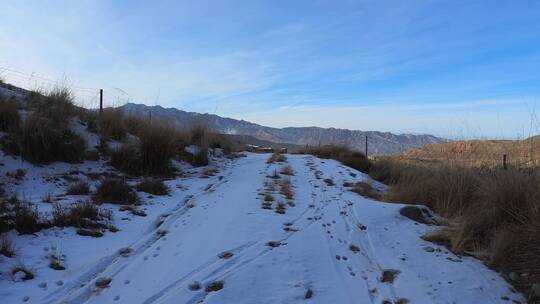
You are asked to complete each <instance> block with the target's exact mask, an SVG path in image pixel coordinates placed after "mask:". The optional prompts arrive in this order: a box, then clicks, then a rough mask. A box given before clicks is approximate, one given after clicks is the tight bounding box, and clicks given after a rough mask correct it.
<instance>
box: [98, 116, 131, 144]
mask: <svg viewBox="0 0 540 304" xmlns="http://www.w3.org/2000/svg"><path fill="white" fill-rule="evenodd" d="M98 121H99V134H100V135H101V138H103V139H104V140H108V139H114V140H118V141H120V140H122V139H124V137H125V136H126V128H125V126H124V115H123V112H122V110H121V109H104V110H103V112H102V113H101V115H100V116H99V119H98Z"/></svg>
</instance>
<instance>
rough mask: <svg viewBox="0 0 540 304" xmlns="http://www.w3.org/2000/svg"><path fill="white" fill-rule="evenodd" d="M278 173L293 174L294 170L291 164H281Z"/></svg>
mask: <svg viewBox="0 0 540 304" xmlns="http://www.w3.org/2000/svg"><path fill="white" fill-rule="evenodd" d="M279 173H281V174H283V175H294V171H293V169H292V167H291V166H283V167H282V168H281V170H280V171H279Z"/></svg>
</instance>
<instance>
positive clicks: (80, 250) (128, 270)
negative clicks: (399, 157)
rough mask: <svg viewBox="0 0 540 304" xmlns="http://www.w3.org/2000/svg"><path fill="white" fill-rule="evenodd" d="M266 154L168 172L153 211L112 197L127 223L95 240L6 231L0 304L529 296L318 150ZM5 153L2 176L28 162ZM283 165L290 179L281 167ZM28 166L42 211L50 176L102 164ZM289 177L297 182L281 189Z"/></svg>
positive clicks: (25, 189) (152, 199)
mask: <svg viewBox="0 0 540 304" xmlns="http://www.w3.org/2000/svg"><path fill="white" fill-rule="evenodd" d="M268 157H269V155H268V154H248V155H247V157H244V158H239V159H236V160H234V161H230V160H225V159H223V161H222V162H221V167H219V168H218V170H219V172H218V173H217V174H216V175H214V176H210V177H206V178H202V177H201V172H200V171H197V170H195V169H188V170H187V172H188V174H186V175H185V176H184V177H181V178H177V179H172V180H168V181H166V184H167V185H168V186H169V187H170V189H171V194H170V195H168V196H148V195H146V194H142V193H139V194H140V196H141V202H142V206H140V207H139V208H140V209H143V210H144V211H145V212H146V214H147V216H146V217H138V216H134V215H131V214H129V213H128V212H125V211H119V208H118V206H115V205H107V204H105V205H104V206H103V207H105V208H108V209H110V210H112V214H113V224H114V225H115V226H116V227H117V228H119V231H118V232H116V233H106V234H105V235H104V236H103V237H101V238H92V237H83V236H79V235H77V234H76V233H75V230H74V229H73V228H64V229H61V228H50V229H47V230H43V231H41V232H39V233H36V234H35V235H25V236H17V235H16V234H15V233H14V232H11V233H10V234H9V237H10V239H11V240H12V241H13V242H14V243H15V245H16V248H17V253H18V255H17V257H14V258H4V257H2V261H1V262H0V270H1V271H2V273H4V274H5V275H4V276H3V277H2V279H1V280H0V299H1V301H0V302H1V303H20V302H23V301H25V302H27V303H220V304H224V303H235V304H236V303H296V302H302V303H304V302H308V303H407V301H408V302H410V303H505V302H508V301H512V300H514V301H520V302H523V300H522V298H521V296H520V295H519V294H516V293H513V292H511V290H510V287H509V285H508V284H507V283H506V282H505V281H504V280H503V279H502V278H501V277H499V276H498V274H496V273H494V272H493V271H491V270H489V269H487V268H486V267H485V266H484V265H483V264H482V263H481V262H479V261H477V260H475V259H472V258H469V257H460V256H456V255H454V254H452V253H451V252H448V251H447V250H446V249H445V248H444V247H441V246H437V245H435V244H432V243H428V242H426V241H424V240H422V239H421V238H420V237H421V236H422V235H423V234H425V233H426V232H427V231H429V230H430V229H434V228H433V227H430V226H426V225H423V224H419V223H416V222H414V221H412V220H410V219H408V218H405V217H403V216H401V215H400V214H399V209H400V208H401V207H402V206H403V205H400V204H387V203H381V202H377V201H373V200H370V199H367V198H364V197H362V196H360V195H358V194H356V193H353V192H351V191H349V189H348V188H346V187H344V186H343V184H344V182H357V181H364V180H367V179H369V178H368V177H367V176H366V175H364V174H363V173H360V172H358V171H356V170H353V169H350V168H347V167H344V166H342V165H340V164H339V163H337V162H335V161H333V160H320V159H318V158H315V157H312V156H306V155H287V158H288V160H287V161H285V162H274V163H267V159H268ZM3 160H4V161H3V163H4V164H5V166H4V167H1V170H2V172H4V173H5V172H8V171H13V170H15V169H17V168H21V167H22V168H24V166H25V164H22V163H16V162H13V161H12V160H11V159H9V157H7V156H3ZM285 165H289V166H290V167H291V168H292V171H293V173H294V175H287V174H283V173H280V170H282V168H283V166H285ZM27 166H28V167H27V168H26V170H27V175H26V176H25V177H24V178H23V179H22V180H20V181H19V182H18V183H19V184H18V185H14V186H13V188H11V189H10V191H17V193H18V194H19V195H21V196H25V197H26V198H27V199H29V200H31V201H32V202H34V203H35V204H37V205H38V206H39V208H40V210H42V211H43V212H47V210H50V208H51V207H50V204H49V205H48V204H47V203H43V202H41V199H42V197H43V196H44V195H46V194H48V193H49V194H51V195H53V196H55V195H59V196H60V195H61V194H62V193H64V191H65V190H64V188H63V187H65V185H62V184H61V183H56V184H54V183H52V184H51V183H50V182H48V180H50V177H54V176H56V175H59V174H63V173H65V172H67V171H70V170H71V171H77V172H79V173H78V174H80V175H81V176H80V177H84V176H87V175H85V172H87V171H92V170H93V168H94V167H95V166H97V164H95V163H92V162H85V164H82V165H75V166H72V165H58V164H53V165H51V166H47V167H42V168H36V167H32V168H30V166H29V165H27ZM189 172H191V173H189ZM96 173H99V172H96ZM47 177H49V179H47ZM287 180H290V190H291V191H287V189H286V188H284V186H283V184H286V183H287ZM330 180H331V181H330ZM61 199H63V200H66V201H69V200H75V199H76V197H73V196H62V197H61ZM262 207H264V208H262ZM125 248H129V250H126V249H125ZM51 252H55V254H57V255H60V256H62V261H63V263H64V265H65V266H66V270H63V271H57V270H52V269H50V268H49V267H48V261H49V260H48V257H49V256H50V254H51ZM17 263H24V265H25V266H27V267H29V268H30V269H32V271H33V272H34V275H35V278H34V279H32V280H28V281H13V279H12V278H11V277H10V275H9V269H10V268H11V267H13V266H14V265H16V264H17ZM109 280H110V281H109ZM96 283H97V285H99V286H101V287H96Z"/></svg>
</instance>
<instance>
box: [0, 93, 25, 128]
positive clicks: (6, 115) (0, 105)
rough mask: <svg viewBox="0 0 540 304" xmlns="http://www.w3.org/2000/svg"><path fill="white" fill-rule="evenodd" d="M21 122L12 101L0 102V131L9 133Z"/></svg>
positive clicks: (14, 103)
mask: <svg viewBox="0 0 540 304" xmlns="http://www.w3.org/2000/svg"><path fill="white" fill-rule="evenodd" d="M20 122H21V117H20V116H19V112H18V110H17V103H16V102H14V101H0V131H4V132H9V131H12V130H14V129H16V128H17V127H18V126H19V124H20Z"/></svg>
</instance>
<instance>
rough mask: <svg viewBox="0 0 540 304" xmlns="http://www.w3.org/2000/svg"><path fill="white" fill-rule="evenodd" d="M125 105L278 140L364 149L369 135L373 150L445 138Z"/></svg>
mask: <svg viewBox="0 0 540 304" xmlns="http://www.w3.org/2000/svg"><path fill="white" fill-rule="evenodd" d="M122 109H123V110H124V111H125V112H127V113H131V114H136V115H145V116H146V115H149V113H150V112H151V115H152V116H153V117H159V118H163V119H168V120H171V121H174V122H175V123H176V124H177V125H179V126H181V127H183V128H186V127H189V126H192V125H194V124H197V123H201V122H202V123H205V124H207V125H208V126H209V127H210V128H211V129H213V130H215V131H216V132H220V133H224V134H236V135H250V136H253V137H256V138H258V139H260V140H266V141H270V142H274V143H287V144H294V145H300V146H304V145H312V146H316V145H319V144H321V145H324V144H332V143H333V144H340V145H346V146H349V147H351V148H353V149H356V150H361V151H364V147H365V137H366V136H367V137H368V145H369V148H368V149H369V152H368V153H370V154H389V153H397V152H400V151H403V150H406V149H408V148H411V147H416V146H421V145H425V144H432V143H440V142H443V141H444V140H443V139H441V138H438V137H435V136H432V135H413V134H400V135H396V134H392V133H389V132H377V131H355V130H346V129H335V128H328V129H324V128H318V127H298V128H296V127H289V128H281V129H279V128H271V127H265V126H261V125H258V124H254V123H251V122H248V121H244V120H236V119H232V118H224V117H220V116H217V115H213V114H199V113H194V112H185V111H181V110H178V109H175V108H163V107H161V106H152V107H149V106H146V105H143V104H133V103H128V104H125V105H123V106H122Z"/></svg>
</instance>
